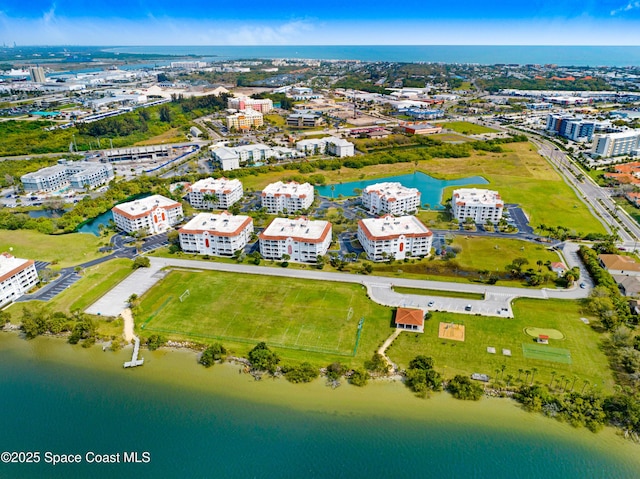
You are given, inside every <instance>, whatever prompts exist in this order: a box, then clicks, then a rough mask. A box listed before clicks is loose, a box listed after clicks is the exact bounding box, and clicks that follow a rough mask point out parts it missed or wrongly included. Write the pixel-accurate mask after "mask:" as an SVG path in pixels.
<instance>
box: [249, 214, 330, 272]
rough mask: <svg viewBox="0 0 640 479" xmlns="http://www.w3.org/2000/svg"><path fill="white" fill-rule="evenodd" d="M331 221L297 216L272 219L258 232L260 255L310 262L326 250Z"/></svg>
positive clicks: (314, 260)
mask: <svg viewBox="0 0 640 479" xmlns="http://www.w3.org/2000/svg"><path fill="white" fill-rule="evenodd" d="M331 239H332V235H331V223H329V222H328V221H311V220H309V219H308V218H305V217H300V218H297V219H295V220H291V219H287V218H275V219H274V220H273V221H272V222H271V224H269V226H267V228H266V229H265V230H264V231H263V232H262V233H261V234H260V254H262V256H263V257H264V258H266V259H278V260H279V259H282V257H283V255H285V254H286V255H289V258H290V259H291V261H296V262H299V263H314V262H316V261H317V259H318V256H323V255H325V254H326V253H327V250H328V249H329V246H330V245H331Z"/></svg>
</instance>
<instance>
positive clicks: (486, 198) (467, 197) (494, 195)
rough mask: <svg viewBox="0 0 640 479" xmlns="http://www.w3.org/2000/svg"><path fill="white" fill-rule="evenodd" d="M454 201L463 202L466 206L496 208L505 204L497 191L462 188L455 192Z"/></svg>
mask: <svg viewBox="0 0 640 479" xmlns="http://www.w3.org/2000/svg"><path fill="white" fill-rule="evenodd" d="M452 201H454V202H456V203H458V202H462V203H464V204H465V205H466V206H494V205H496V204H500V205H501V206H502V205H503V204H504V203H503V201H502V198H501V197H500V194H499V193H498V192H497V191H492V190H485V189H480V188H462V189H459V190H453V199H452Z"/></svg>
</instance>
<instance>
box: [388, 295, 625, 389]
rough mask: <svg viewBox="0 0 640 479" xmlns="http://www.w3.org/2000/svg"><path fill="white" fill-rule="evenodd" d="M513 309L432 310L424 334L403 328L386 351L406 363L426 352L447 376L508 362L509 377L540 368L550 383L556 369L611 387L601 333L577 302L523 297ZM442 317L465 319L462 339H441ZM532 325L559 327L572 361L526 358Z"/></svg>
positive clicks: (490, 370) (491, 371) (539, 375)
mask: <svg viewBox="0 0 640 479" xmlns="http://www.w3.org/2000/svg"><path fill="white" fill-rule="evenodd" d="M513 309H514V314H515V318H513V319H506V318H505V319H501V318H488V317H481V316H468V315H458V314H451V313H433V317H432V318H431V319H430V320H428V321H426V322H425V332H424V334H414V333H402V334H401V335H400V337H399V338H398V339H396V341H395V342H394V343H393V345H392V346H391V348H390V349H389V351H388V354H389V356H390V358H391V359H392V360H393V361H394V362H396V363H398V364H399V365H400V366H402V367H406V366H407V365H408V363H409V361H410V360H411V359H412V358H413V357H415V356H416V355H418V354H426V355H427V356H431V357H433V358H434V360H435V364H436V368H437V369H438V370H440V371H441V372H443V373H444V375H445V376H446V377H452V376H453V375H455V374H465V375H468V374H472V373H475V372H478V373H484V374H488V375H489V376H491V377H495V376H496V369H499V368H500V367H501V365H506V369H505V371H504V377H505V379H506V376H507V375H511V376H513V377H514V378H515V379H517V377H518V376H519V375H521V377H522V379H524V378H525V371H526V370H529V371H533V368H536V369H537V370H538V371H537V372H536V374H535V380H536V381H540V382H541V383H543V384H548V383H549V382H550V380H551V373H552V372H553V371H555V372H556V373H557V377H558V378H559V377H560V376H561V375H564V376H565V377H567V378H572V377H573V376H574V375H576V376H578V377H579V378H580V379H581V380H584V379H586V380H588V381H590V383H591V384H592V385H594V386H597V387H599V388H604V389H606V390H608V391H611V390H612V388H613V384H614V383H613V378H612V375H611V371H610V370H609V368H608V361H607V358H606V356H605V355H604V353H603V352H602V351H601V350H600V348H599V341H600V340H599V336H598V334H597V333H596V332H594V331H593V330H592V329H591V327H589V326H588V325H585V324H584V323H583V322H582V321H580V317H581V316H583V315H584V313H583V312H581V311H580V306H579V304H578V303H577V302H574V301H561V300H532V299H519V300H516V301H515V302H514V304H513ZM440 322H455V323H458V324H463V325H464V326H465V341H464V343H462V342H455V341H446V340H442V339H439V338H438V326H439V323H440ZM529 326H534V327H540V328H549V329H557V330H558V331H561V332H562V333H563V334H564V335H565V336H566V339H565V340H564V341H562V342H561V343H559V344H561V346H562V348H563V349H567V350H568V351H569V352H570V354H571V359H572V363H571V364H562V363H557V362H553V361H549V360H546V359H537V358H527V357H525V355H524V354H523V351H522V344H523V343H531V344H533V339H532V338H531V337H530V336H529V335H527V334H526V333H525V332H524V328H526V327H529ZM487 347H494V348H496V352H497V353H496V354H489V353H487ZM502 349H510V350H511V354H512V356H510V357H507V356H503V355H502V354H501V353H502ZM520 369H522V373H520V372H519V370H520ZM529 378H530V377H529ZM578 384H582V383H581V382H580V383H578Z"/></svg>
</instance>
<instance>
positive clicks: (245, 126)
mask: <svg viewBox="0 0 640 479" xmlns="http://www.w3.org/2000/svg"><path fill="white" fill-rule="evenodd" d="M263 124H264V118H263V116H262V113H260V112H259V111H254V110H244V111H239V112H237V113H234V114H232V115H229V116H227V128H229V129H231V128H235V129H236V130H250V129H252V128H258V127H260V126H262V125H263Z"/></svg>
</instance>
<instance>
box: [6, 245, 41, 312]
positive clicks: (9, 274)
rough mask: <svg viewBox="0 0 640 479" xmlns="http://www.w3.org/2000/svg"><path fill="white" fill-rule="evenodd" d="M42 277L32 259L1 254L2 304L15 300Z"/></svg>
mask: <svg viewBox="0 0 640 479" xmlns="http://www.w3.org/2000/svg"><path fill="white" fill-rule="evenodd" d="M39 281H40V279H39V278H38V272H37V271H36V266H35V262H34V261H33V260H32V259H21V258H16V257H14V256H13V255H11V254H9V253H2V254H0V306H4V305H5V304H7V303H10V302H12V301H15V300H16V299H18V298H19V297H20V296H22V295H23V294H24V293H26V292H27V291H29V290H30V289H31V288H33V287H34V286H35V285H36V284H38V282H39Z"/></svg>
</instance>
